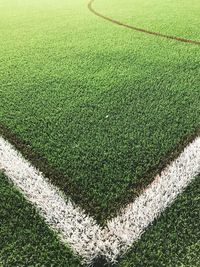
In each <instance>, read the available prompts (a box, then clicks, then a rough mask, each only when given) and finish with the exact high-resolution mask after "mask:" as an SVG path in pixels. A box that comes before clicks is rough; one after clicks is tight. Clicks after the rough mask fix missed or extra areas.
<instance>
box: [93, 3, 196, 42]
mask: <svg viewBox="0 0 200 267" xmlns="http://www.w3.org/2000/svg"><path fill="white" fill-rule="evenodd" d="M94 2H95V0H91V1H90V2H89V3H88V9H89V10H90V11H91V12H92V13H93V14H94V15H96V16H98V17H100V18H102V19H104V20H107V21H109V22H112V23H114V24H117V25H119V26H122V27H125V28H128V29H131V30H134V31H138V32H142V33H145V34H149V35H154V36H157V37H162V38H166V39H171V40H174V41H178V42H183V43H190V44H195V45H200V41H198V40H191V39H186V38H182V37H177V36H173V35H168V34H163V33H159V32H154V31H150V30H146V29H142V28H138V27H135V26H132V25H129V24H126V23H123V22H121V21H118V20H115V19H112V18H110V17H107V16H105V15H103V14H101V13H99V12H98V11H96V10H95V9H94V8H93V3H94Z"/></svg>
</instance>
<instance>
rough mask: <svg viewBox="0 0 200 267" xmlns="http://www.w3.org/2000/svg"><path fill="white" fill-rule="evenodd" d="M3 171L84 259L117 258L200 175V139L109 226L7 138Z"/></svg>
mask: <svg viewBox="0 0 200 267" xmlns="http://www.w3.org/2000/svg"><path fill="white" fill-rule="evenodd" d="M0 171H3V172H4V173H5V174H6V175H7V176H8V177H9V179H10V180H11V181H12V182H13V183H14V184H15V185H16V186H17V187H18V188H19V189H20V190H21V191H22V192H23V194H24V195H25V197H26V199H27V200H28V201H30V202H32V203H33V204H34V205H36V207H37V208H38V211H39V213H40V214H41V216H42V217H43V218H44V219H45V221H46V222H47V223H48V224H49V225H50V227H51V228H52V229H54V230H55V231H56V232H57V233H58V235H59V237H60V238H61V240H62V241H63V242H64V243H67V244H68V245H69V246H70V247H71V248H72V249H73V251H74V252H75V253H76V254H78V255H79V256H81V258H82V260H83V262H85V263H91V262H92V261H93V260H94V259H95V258H96V257H99V256H103V257H106V258H107V260H108V261H111V262H114V261H115V260H116V259H117V257H118V256H119V255H120V254H122V253H125V252H126V251H127V249H128V248H129V247H130V246H131V245H132V244H133V243H134V242H135V241H136V240H138V239H139V238H140V236H141V235H142V233H143V232H144V231H145V229H146V228H147V227H148V225H149V224H151V223H152V222H153V221H154V220H155V219H156V218H157V217H158V216H159V215H160V214H161V212H162V211H164V210H165V209H166V207H167V206H169V205H170V204H171V203H172V202H173V201H174V200H175V198H176V197H177V196H178V194H180V193H181V192H182V191H183V190H184V188H186V186H187V185H188V184H189V183H190V182H191V181H192V179H194V177H195V176H197V175H198V174H199V173H200V137H197V138H196V139H195V140H194V141H193V142H192V143H190V144H189V145H188V146H187V147H186V148H185V149H184V151H183V152H182V153H181V154H180V156H179V157H178V158H177V159H176V160H175V161H174V162H172V163H171V164H170V165H169V166H168V167H166V169H164V170H163V172H162V173H161V175H159V176H157V177H156V178H155V180H154V182H153V183H152V184H151V185H150V186H149V187H148V188H147V189H146V190H145V191H144V192H143V193H142V194H141V195H140V196H139V197H138V198H136V200H135V201H134V202H133V203H131V204H129V205H128V206H127V207H126V208H125V209H124V210H123V211H122V213H121V214H120V215H118V216H117V217H115V218H113V219H112V220H110V221H108V222H107V226H106V227H105V228H104V229H102V228H101V227H100V226H99V225H98V224H97V223H96V221H95V220H94V219H93V218H91V217H89V216H88V215H86V214H85V212H84V211H83V210H82V209H80V208H79V207H77V206H76V205H75V204H74V203H73V202H72V201H71V200H69V199H66V197H65V196H64V195H63V194H62V193H61V192H60V191H59V189H58V188H56V187H55V186H53V185H52V184H50V182H49V181H48V179H46V178H44V177H43V174H42V173H41V172H39V171H38V170H37V169H36V168H35V167H33V166H32V165H31V164H30V163H29V162H28V161H27V160H25V159H24V158H23V156H22V155H21V154H20V153H19V152H17V151H16V150H15V149H14V147H13V146H12V145H11V144H10V143H8V142H7V141H6V140H5V139H3V138H2V137H0Z"/></svg>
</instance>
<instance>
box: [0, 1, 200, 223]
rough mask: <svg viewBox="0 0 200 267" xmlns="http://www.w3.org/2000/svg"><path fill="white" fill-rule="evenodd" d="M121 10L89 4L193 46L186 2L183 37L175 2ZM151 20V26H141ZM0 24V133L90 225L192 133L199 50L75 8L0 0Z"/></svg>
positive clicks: (197, 118) (198, 98)
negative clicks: (32, 154)
mask: <svg viewBox="0 0 200 267" xmlns="http://www.w3.org/2000/svg"><path fill="white" fill-rule="evenodd" d="M100 2H101V3H100ZM124 2H126V1H123V5H122V8H123V12H121V13H120V12H119V6H120V4H121V1H117V0H112V1H109V3H108V1H99V2H98V0H96V1H95V3H94V6H95V7H97V8H98V9H99V11H102V12H105V13H106V14H107V15H111V16H114V15H115V11H116V18H120V19H122V18H124V21H125V22H126V21H127V22H130V23H134V21H135V18H136V16H137V14H139V15H140V16H137V17H138V18H137V24H138V25H139V23H140V22H141V23H142V24H141V26H146V25H150V26H149V27H153V30H155V29H156V30H159V31H161V30H163V31H164V32H165V33H172V32H173V31H172V30H174V32H173V33H174V34H177V35H179V34H180V33H181V34H184V36H183V37H187V38H190V37H191V38H195V39H199V38H200V33H199V32H198V30H197V25H198V23H199V18H198V17H197V16H196V12H193V10H194V9H195V10H199V9H200V4H199V2H197V1H196V0H192V1H190V6H189V5H188V4H187V3H186V2H188V1H186V0H184V1H181V2H182V3H184V4H183V6H184V5H187V8H183V10H184V17H185V16H186V13H187V16H186V17H187V18H190V21H192V22H193V23H192V24H190V25H189V26H188V27H189V30H188V28H187V27H186V26H187V25H186V22H184V23H183V22H181V23H179V22H180V21H183V19H182V18H179V17H180V16H181V14H182V13H181V10H179V8H176V10H177V12H180V16H179V17H178V18H177V16H176V14H177V13H176V12H175V14H174V13H173V11H174V5H175V2H176V3H177V5H178V6H180V3H178V2H179V1H172V0H168V1H165V8H167V10H169V12H162V13H161V12H160V9H159V6H163V5H164V4H163V1H161V0H154V2H152V3H154V4H152V5H151V9H150V10H148V12H147V11H146V9H145V10H144V7H143V5H145V3H146V1H137V2H136V1H133V2H132V1H131V2H130V0H127V3H128V4H127V6H128V8H124V6H126V3H124ZM148 2H150V1H148ZM112 4H113V5H112ZM139 4H141V10H139V8H140V6H139ZM115 5H116V8H115ZM165 8H164V10H165ZM170 10H171V12H170ZM134 12H135V13H134ZM154 12H155V14H156V18H157V16H158V15H160V19H159V20H157V19H155V18H154V20H153V21H151V22H149V18H151V14H154ZM147 13H149V15H148V14H147ZM160 13H161V14H160ZM133 14H134V16H133ZM169 14H170V17H169ZM173 14H174V15H173ZM147 15H148V16H147ZM172 17H173V19H172ZM169 20H170V22H169ZM164 22H165V23H164ZM177 22H178V23H177ZM169 23H170V25H171V28H169ZM0 25H1V28H0V51H1V53H0V99H1V101H0V123H1V125H5V126H6V127H2V129H5V128H9V130H10V131H11V132H12V133H13V134H14V135H16V136H17V138H18V139H19V140H22V141H23V142H25V143H26V144H27V147H28V149H29V148H31V149H33V150H34V151H36V152H37V153H39V154H40V155H41V156H42V157H43V158H45V159H46V160H47V162H48V164H46V167H47V168H50V167H51V169H54V168H55V169H57V170H58V171H59V173H61V174H62V175H60V176H59V177H60V179H59V181H58V179H56V177H55V176H54V177H53V176H52V179H51V180H52V182H53V183H56V184H57V185H59V186H60V187H61V189H63V190H64V191H65V192H66V194H67V195H71V197H72V198H73V199H74V200H75V202H77V203H78V204H79V205H82V207H83V208H85V209H86V210H87V212H89V213H90V214H92V215H93V216H94V217H96V218H97V219H98V221H100V222H104V221H105V219H106V218H108V217H110V216H111V214H112V215H114V214H115V213H116V212H117V211H118V210H119V208H120V207H121V205H122V204H123V203H127V202H128V201H130V200H133V198H134V197H135V196H136V195H137V194H139V192H140V190H141V189H142V188H144V187H145V186H146V185H147V184H148V183H150V181H151V180H152V179H153V176H154V174H155V173H156V172H158V170H159V169H161V168H162V167H163V166H164V165H165V164H166V162H168V161H169V158H170V157H171V155H172V152H176V151H180V150H181V149H182V148H183V147H184V146H185V145H186V143H187V141H188V140H189V139H190V136H192V135H193V134H194V133H195V132H196V131H197V129H199V124H200V105H199V103H200V93H199V84H200V73H199V72H200V64H199V53H200V46H198V45H191V44H184V43H180V42H176V41H169V40H166V39H162V38H158V37H155V36H148V35H145V34H142V33H139V32H134V31H131V30H128V29H125V28H122V27H118V26H116V25H113V24H112V23H109V22H106V21H104V20H102V19H100V18H98V17H95V16H94V14H92V13H90V12H89V10H88V9H87V5H86V3H85V1H81V0H76V1H72V0H50V1H47V0H34V1H33V0H29V1H22V0H1V1H0ZM177 25H178V26H177ZM188 31H189V32H188ZM2 134H5V132H4V131H2ZM28 149H27V151H28ZM25 150H26V149H25ZM69 184H70V186H69ZM71 184H73V186H74V187H76V188H79V189H80V190H79V194H77V195H76V194H74V193H72V192H73V190H71V191H70V189H69V188H70V187H73V186H71Z"/></svg>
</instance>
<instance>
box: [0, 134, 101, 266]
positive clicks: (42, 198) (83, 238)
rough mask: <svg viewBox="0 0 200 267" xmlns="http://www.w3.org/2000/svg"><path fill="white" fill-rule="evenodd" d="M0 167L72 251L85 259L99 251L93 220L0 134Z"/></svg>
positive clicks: (97, 229)
mask: <svg viewBox="0 0 200 267" xmlns="http://www.w3.org/2000/svg"><path fill="white" fill-rule="evenodd" d="M0 170H3V171H4V172H5V174H6V175H7V176H8V177H9V179H10V180H11V181H12V182H13V183H14V184H15V185H16V186H17V187H18V188H20V190H21V191H22V192H23V193H24V195H25V196H26V198H27V199H28V200H29V201H30V202H32V203H34V204H35V205H36V206H37V208H38V209H39V212H40V214H41V215H42V216H43V217H44V218H45V220H46V222H47V223H48V224H49V225H50V226H51V227H52V228H53V229H54V230H56V231H57V232H58V233H59V236H60V237H61V239H62V241H64V242H65V243H68V244H69V245H70V246H71V247H72V249H73V250H74V252H76V253H78V254H79V255H80V256H81V257H83V258H84V260H86V261H90V260H92V259H93V258H95V257H96V255H97V254H99V250H98V249H99V247H98V246H96V244H95V242H96V240H97V239H101V238H100V237H99V236H100V235H101V230H100V228H99V226H98V225H97V224H96V222H95V221H94V220H93V219H92V218H90V217H88V216H87V215H86V214H85V213H84V212H83V211H82V210H81V209H79V208H78V207H75V205H74V204H73V203H72V202H71V201H70V200H66V199H64V196H62V194H61V193H60V192H59V190H58V189H57V188H55V187H54V186H52V185H51V184H50V183H49V182H48V180H47V179H45V178H44V177H43V176H42V173H40V172H39V171H38V170H36V169H35V168H34V167H33V166H31V164H30V163H29V162H28V161H26V160H25V159H24V158H23V157H22V156H21V154H20V153H18V152H17V151H16V150H15V149H14V148H13V147H12V146H11V145H10V144H9V143H8V142H7V141H5V140H4V139H3V138H1V137H0Z"/></svg>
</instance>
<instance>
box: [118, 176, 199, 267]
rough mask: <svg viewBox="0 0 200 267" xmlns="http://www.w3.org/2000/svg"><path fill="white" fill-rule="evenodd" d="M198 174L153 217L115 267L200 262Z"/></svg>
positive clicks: (179, 266)
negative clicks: (170, 204)
mask: <svg viewBox="0 0 200 267" xmlns="http://www.w3.org/2000/svg"><path fill="white" fill-rule="evenodd" d="M199 196H200V176H199V177H197V178H196V179H195V180H194V181H193V182H192V183H191V184H190V185H189V187H188V188H187V189H186V191H185V192H184V193H183V194H182V195H180V196H179V197H178V198H177V199H176V201H175V202H174V204H173V205H172V206H171V207H168V208H167V209H166V210H165V212H164V213H163V214H162V216H161V217H160V218H159V219H158V220H156V221H155V222H154V223H153V225H152V226H150V227H149V228H148V229H147V231H146V232H145V233H144V235H143V236H142V238H141V239H140V240H139V241H138V242H137V243H136V244H135V245H134V246H133V248H132V249H131V250H130V251H129V253H127V254H126V255H125V256H124V257H123V259H122V260H121V261H120V263H119V264H117V267H130V266H131V267H140V266H141V267H144V266H148V267H198V266H200V209H199V206H200V197H199Z"/></svg>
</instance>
